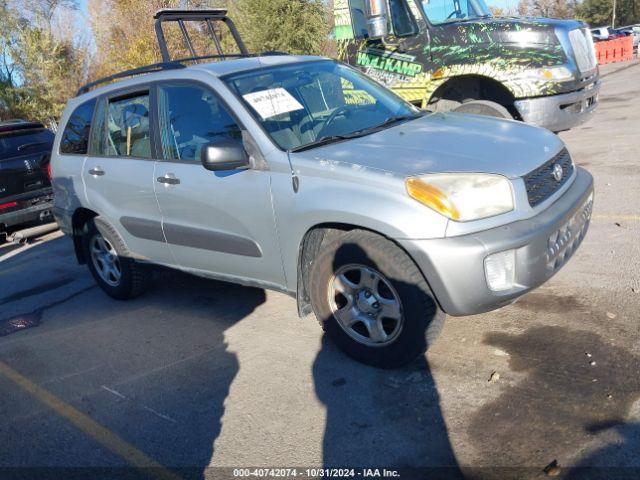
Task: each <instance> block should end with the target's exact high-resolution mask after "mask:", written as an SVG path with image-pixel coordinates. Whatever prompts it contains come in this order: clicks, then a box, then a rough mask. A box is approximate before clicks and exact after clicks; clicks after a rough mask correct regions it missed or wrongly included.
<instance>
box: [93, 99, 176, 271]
mask: <svg viewBox="0 0 640 480" xmlns="http://www.w3.org/2000/svg"><path fill="white" fill-rule="evenodd" d="M152 96H153V90H152V89H150V88H149V87H137V88H136V89H134V90H127V91H119V92H116V93H115V94H112V95H109V96H107V97H103V98H101V99H100V101H99V103H98V105H97V108H96V117H95V120H94V129H93V130H92V135H91V145H90V149H89V155H88V156H87V159H86V162H85V164H84V169H83V172H82V176H83V181H84V184H85V189H86V192H87V202H88V203H89V205H90V207H91V208H92V209H93V210H94V211H96V212H98V213H99V214H100V215H102V216H104V217H106V219H107V220H108V221H109V223H110V224H111V225H113V226H114V227H115V228H116V229H117V230H118V232H119V233H120V235H121V236H122V238H123V239H124V241H125V243H126V245H127V247H128V248H129V250H130V251H131V252H132V253H133V254H134V255H135V256H136V257H137V258H141V259H144V260H150V261H152V262H155V263H162V264H167V265H173V264H174V263H175V262H174V261H173V257H172V256H171V253H170V251H169V249H168V247H167V245H166V243H165V240H164V235H163V234H162V226H161V223H160V211H159V209H158V202H157V200H156V197H155V193H154V178H155V175H154V163H155V162H154V158H155V157H156V155H155V153H154V152H155V151H154V148H155V146H154V143H153V131H154V129H155V125H154V119H153V116H152V115H150V114H149V112H150V105H151V103H152Z"/></svg>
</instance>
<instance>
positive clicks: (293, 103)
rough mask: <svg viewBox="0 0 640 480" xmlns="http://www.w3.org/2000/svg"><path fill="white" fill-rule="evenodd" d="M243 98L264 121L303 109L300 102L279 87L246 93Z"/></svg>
mask: <svg viewBox="0 0 640 480" xmlns="http://www.w3.org/2000/svg"><path fill="white" fill-rule="evenodd" d="M243 98H244V99H245V100H246V101H247V102H248V103H249V105H251V106H252V107H253V108H254V109H255V111H256V112H258V115H260V116H261V117H262V118H263V119H264V120H266V119H267V118H271V117H275V116H276V115H281V114H283V113H289V112H293V111H295V110H302V109H303V108H304V107H303V106H302V105H301V104H300V102H298V101H297V100H296V99H295V98H293V96H292V95H291V94H290V93H289V92H287V91H286V90H285V89H284V88H281V87H279V88H272V89H270V90H262V91H261V92H254V93H248V94H246V95H243Z"/></svg>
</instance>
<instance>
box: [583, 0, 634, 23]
mask: <svg viewBox="0 0 640 480" xmlns="http://www.w3.org/2000/svg"><path fill="white" fill-rule="evenodd" d="M576 14H577V16H578V18H580V19H582V20H584V21H585V22H587V23H588V24H589V25H591V26H592V27H601V26H606V25H611V21H612V17H613V0H584V1H583V2H582V3H581V4H579V5H578V6H577V8H576ZM636 23H640V0H617V1H616V26H621V25H632V24H636Z"/></svg>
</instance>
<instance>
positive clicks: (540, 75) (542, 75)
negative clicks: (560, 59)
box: [522, 65, 574, 82]
mask: <svg viewBox="0 0 640 480" xmlns="http://www.w3.org/2000/svg"><path fill="white" fill-rule="evenodd" d="M522 78H526V79H531V80H543V81H548V82H550V81H553V82H567V81H569V80H573V79H574V76H573V73H571V70H569V69H568V68H567V67H565V66H564V65H556V66H555V67H543V68H535V69H533V70H527V71H525V72H524V73H523V74H522Z"/></svg>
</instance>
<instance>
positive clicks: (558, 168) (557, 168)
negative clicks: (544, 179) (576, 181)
mask: <svg viewBox="0 0 640 480" xmlns="http://www.w3.org/2000/svg"><path fill="white" fill-rule="evenodd" d="M552 175H553V178H555V179H556V182H559V181H560V180H562V176H563V175H564V170H563V169H562V165H560V164H559V163H556V164H555V165H554V166H553V173H552Z"/></svg>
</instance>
